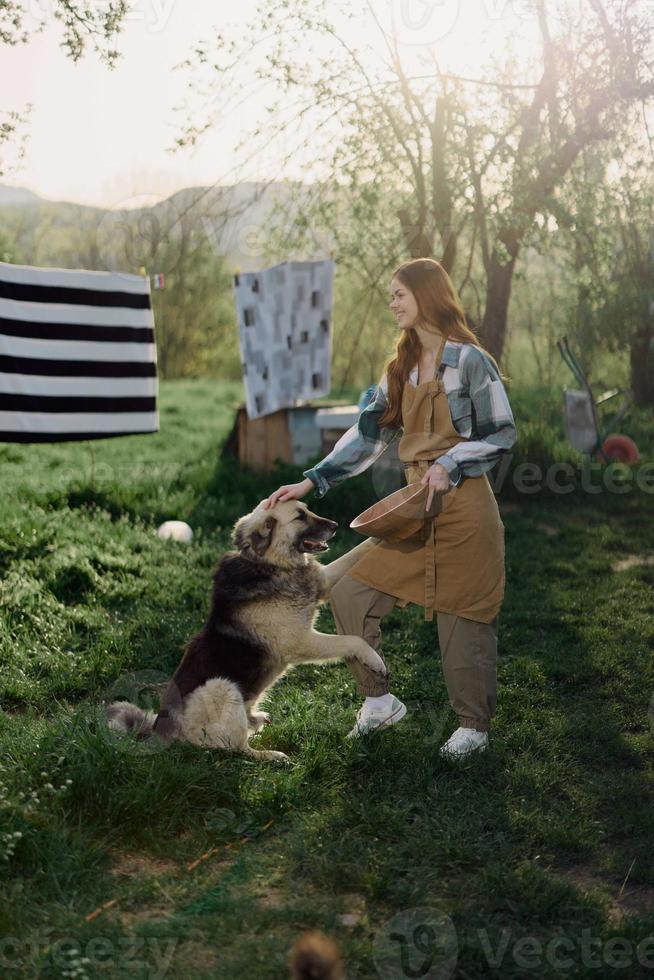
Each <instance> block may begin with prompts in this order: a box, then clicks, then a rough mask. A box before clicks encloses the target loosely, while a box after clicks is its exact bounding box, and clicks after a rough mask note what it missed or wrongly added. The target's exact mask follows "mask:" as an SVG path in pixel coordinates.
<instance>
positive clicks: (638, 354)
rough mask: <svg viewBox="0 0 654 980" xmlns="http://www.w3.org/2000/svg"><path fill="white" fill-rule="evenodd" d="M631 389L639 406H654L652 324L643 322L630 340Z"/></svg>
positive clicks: (653, 339) (653, 329) (653, 332)
mask: <svg viewBox="0 0 654 980" xmlns="http://www.w3.org/2000/svg"><path fill="white" fill-rule="evenodd" d="M629 361H630V367H631V390H632V391H633V393H634V401H635V403H636V405H638V406H640V407H641V408H652V407H653V406H654V325H652V323H651V322H647V323H643V324H642V325H641V327H640V329H639V330H638V331H637V332H636V334H635V336H634V338H633V339H632V341H631V349H630V351H629Z"/></svg>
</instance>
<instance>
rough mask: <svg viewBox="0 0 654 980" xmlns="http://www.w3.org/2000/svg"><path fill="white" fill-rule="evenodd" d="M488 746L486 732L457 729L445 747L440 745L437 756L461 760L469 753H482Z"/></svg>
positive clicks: (474, 729)
mask: <svg viewBox="0 0 654 980" xmlns="http://www.w3.org/2000/svg"><path fill="white" fill-rule="evenodd" d="M487 745H488V732H478V731H477V729H476V728H457V730H456V731H455V732H453V733H452V735H450V737H449V738H448V740H447V742H446V743H445V745H441V747H440V750H439V755H441V756H443V757H446V758H448V759H463V758H464V757H465V756H467V755H470V753H471V752H476V751H478V750H480V751H483V749H485V748H486V746H487Z"/></svg>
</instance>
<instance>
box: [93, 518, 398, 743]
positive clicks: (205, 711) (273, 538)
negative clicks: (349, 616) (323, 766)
mask: <svg viewBox="0 0 654 980" xmlns="http://www.w3.org/2000/svg"><path fill="white" fill-rule="evenodd" d="M263 503H264V502H263V501H261V503H260V504H259V505H258V506H257V507H256V508H255V509H254V510H253V511H252V512H251V513H250V514H246V515H245V516H244V517H241V518H240V519H239V520H238V521H237V522H236V524H235V525H234V529H233V532H232V539H233V543H234V545H235V546H236V549H237V550H236V551H229V552H227V554H226V555H225V556H224V557H223V558H222V560H221V561H220V562H219V564H218V566H217V567H216V569H215V571H214V575H213V595H212V598H211V609H210V612H209V618H208V619H207V622H206V623H205V625H204V626H203V627H202V629H201V630H200V632H199V633H197V634H196V635H195V636H194V637H192V639H191V640H189V642H188V643H187V644H186V647H185V650H184V656H183V659H182V661H181V663H180V665H179V666H178V668H177V670H176V671H175V674H174V675H173V678H172V680H171V681H170V683H169V684H168V687H167V689H166V691H165V693H164V696H163V700H162V703H161V706H160V708H159V713H158V715H156V716H155V715H154V713H153V712H144V711H143V710H142V709H140V708H138V707H137V706H136V705H132V704H130V703H129V702H127V701H115V702H114V703H113V704H111V705H109V706H108V708H107V709H106V713H107V722H108V725H109V727H110V728H112V729H114V730H116V731H132V732H134V733H135V734H136V735H137V736H138V737H140V738H147V737H150V736H151V734H152V733H153V732H154V733H155V734H156V735H158V736H160V737H162V738H164V739H171V738H177V739H181V740H184V741H187V742H191V743H192V744H193V745H199V746H203V747H206V748H221V749H227V750H229V751H233V752H244V753H247V754H248V755H250V756H255V757H256V758H258V759H281V760H287V759H288V757H287V756H286V755H284V753H283V752H273V751H262V750H257V749H253V748H252V747H251V746H250V745H249V743H248V737H249V734H250V733H252V732H257V731H259V730H260V729H261V728H262V727H263V725H264V724H265V723H266V722H267V721H269V718H268V716H267V715H266V714H265V713H263V712H260V711H257V704H258V702H259V701H260V700H261V698H262V697H263V695H264V694H265V693H266V691H268V690H269V688H270V687H271V685H272V684H274V683H275V681H276V680H277V679H278V678H279V677H281V675H282V674H283V673H285V671H287V670H288V669H289V668H290V667H292V666H294V665H295V664H302V663H315V662H318V661H324V660H335V659H337V658H340V657H344V658H350V657H354V658H356V659H357V660H359V661H360V662H361V663H363V664H366V666H368V667H369V668H370V669H372V670H373V671H375V672H377V673H379V674H382V675H383V676H386V668H385V666H384V663H383V661H382V660H381V658H380V657H379V656H378V655H377V653H376V652H375V650H373V648H372V647H371V646H369V645H368V644H367V643H366V642H365V640H363V639H362V638H361V637H358V636H333V635H330V634H326V633H318V632H317V631H316V630H314V629H313V623H314V620H315V618H316V614H317V605H318V603H320V602H324V601H326V600H327V599H328V598H329V595H330V593H331V590H332V588H333V587H334V586H335V585H336V583H337V582H338V581H339V580H340V579H341V577H342V576H343V575H345V574H346V573H347V572H348V571H349V569H350V568H351V567H352V566H353V565H354V564H355V562H357V561H358V560H359V559H360V558H361V557H362V555H363V554H364V553H365V552H366V550H367V549H368V548H370V547H372V546H374V545H375V544H378V539H376V538H368V539H367V540H366V541H364V542H362V543H361V544H360V545H357V547H356V548H353V549H352V550H351V551H349V552H348V553H347V554H346V555H343V557H342V558H339V559H337V560H336V561H333V562H331V563H330V564H328V565H321V564H320V562H318V561H317V560H316V558H315V557H314V556H315V555H316V554H319V553H320V552H323V551H326V550H327V544H326V541H327V540H328V539H329V538H331V537H332V536H333V535H334V533H335V530H336V527H337V524H336V523H335V522H334V521H329V520H327V519H326V518H324V517H319V516H318V515H317V514H313V513H312V512H311V511H310V510H309V509H308V507H307V506H306V504H303V503H301V502H300V501H298V500H288V501H283V502H280V501H277V502H276V504H275V505H274V506H273V507H270V508H269V509H267V510H266V509H265V508H264V506H263Z"/></svg>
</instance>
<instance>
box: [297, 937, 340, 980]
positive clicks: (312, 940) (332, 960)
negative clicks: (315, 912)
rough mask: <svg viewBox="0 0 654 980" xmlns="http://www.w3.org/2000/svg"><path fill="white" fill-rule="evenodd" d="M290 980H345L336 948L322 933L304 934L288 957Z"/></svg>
mask: <svg viewBox="0 0 654 980" xmlns="http://www.w3.org/2000/svg"><path fill="white" fill-rule="evenodd" d="M289 962H290V964H291V978H292V980H345V973H344V971H343V961H342V960H341V954H340V952H339V949H338V946H337V945H336V943H335V942H333V941H332V940H331V939H329V938H328V937H327V936H326V935H325V934H324V933H323V932H305V934H304V935H303V936H300V938H299V939H298V941H297V942H296V944H295V946H294V947H293V949H292V950H291V953H290V956H289Z"/></svg>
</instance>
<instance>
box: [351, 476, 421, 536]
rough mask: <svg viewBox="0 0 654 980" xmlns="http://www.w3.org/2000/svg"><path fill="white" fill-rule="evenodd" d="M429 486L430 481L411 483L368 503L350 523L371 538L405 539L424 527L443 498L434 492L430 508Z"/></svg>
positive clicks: (353, 527)
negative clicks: (428, 504) (428, 499)
mask: <svg viewBox="0 0 654 980" xmlns="http://www.w3.org/2000/svg"><path fill="white" fill-rule="evenodd" d="M427 490H428V487H427V485H426V484H422V483H409V484H408V485H407V486H406V487H402V488H401V489H400V490H396V491H395V493H391V494H390V495H389V496H388V497H384V499H383V500H378V501H377V503H376V504H373V505H372V507H368V509H367V510H364V511H363V513H362V514H359V516H358V517H355V518H354V520H353V521H352V522H351V524H350V527H351V528H352V530H353V531H358V533H359V534H364V535H368V536H370V537H371V538H382V539H383V540H384V541H404V539H405V538H410V537H411V536H412V535H414V534H416V533H417V532H418V531H420V530H421V529H422V527H423V526H424V523H425V518H427V517H429V516H430V515H431V514H432V513H433V510H434V504H435V503H436V500H437V498H440V494H434V500H433V501H432V507H431V509H430V510H429V511H426V510H425V502H426V500H427Z"/></svg>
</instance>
